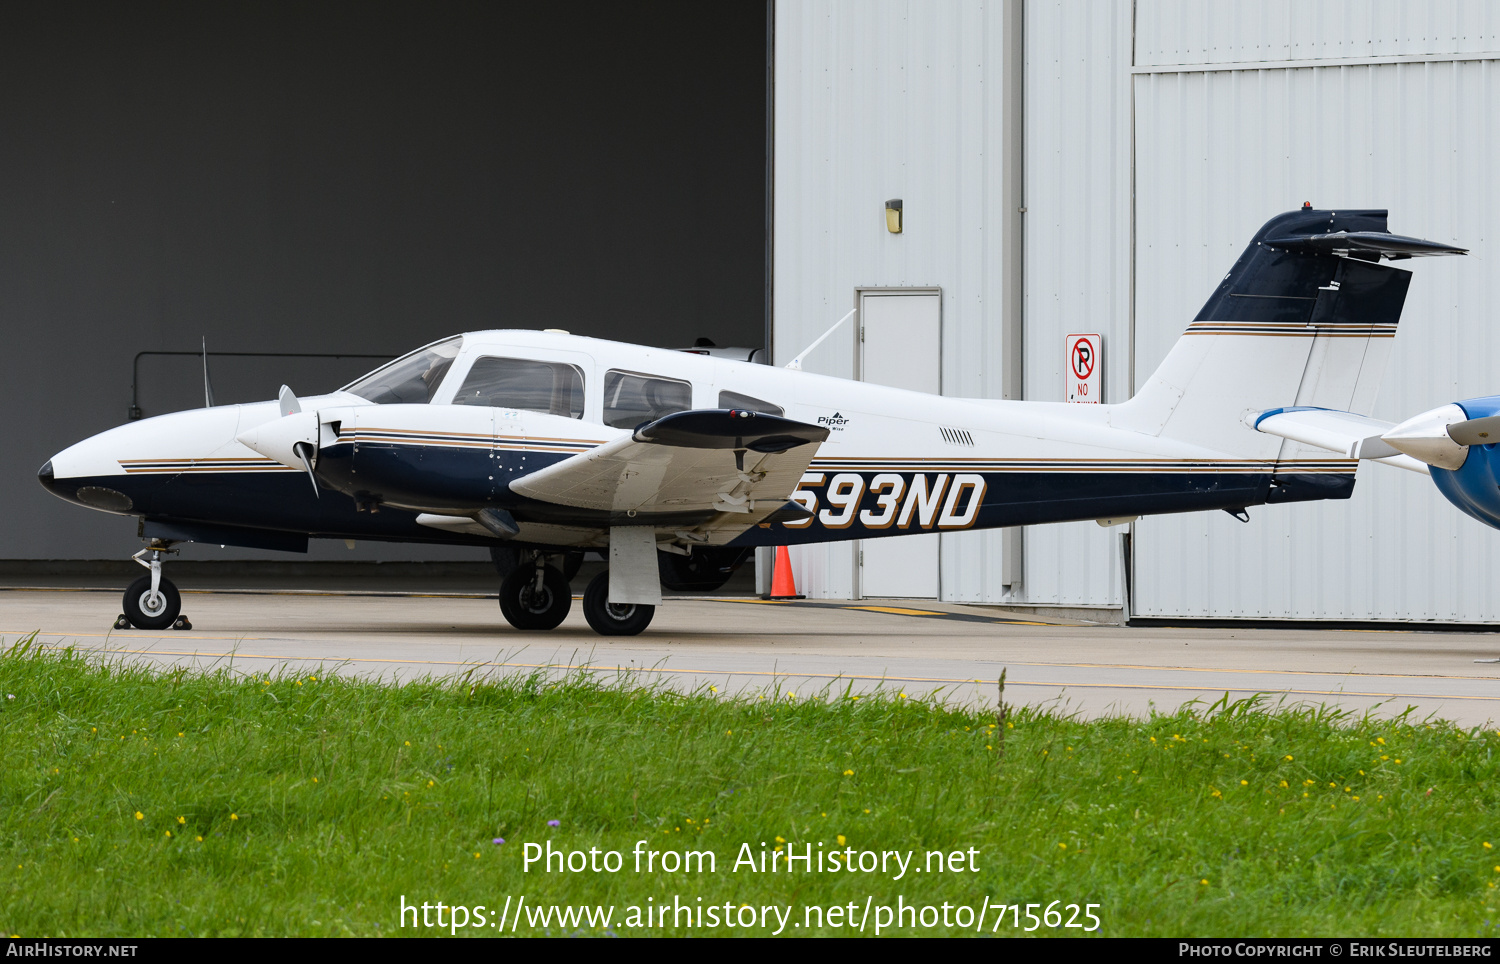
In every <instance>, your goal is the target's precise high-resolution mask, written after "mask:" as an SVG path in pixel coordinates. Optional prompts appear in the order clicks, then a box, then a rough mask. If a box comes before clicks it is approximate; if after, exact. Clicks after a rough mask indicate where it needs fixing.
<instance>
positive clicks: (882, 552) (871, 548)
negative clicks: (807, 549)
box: [859, 291, 943, 599]
mask: <svg viewBox="0 0 1500 964" xmlns="http://www.w3.org/2000/svg"><path fill="white" fill-rule="evenodd" d="M859 323H860V326H861V335H862V340H861V343H860V353H859V358H860V364H859V370H860V378H861V379H863V380H864V381H867V382H875V383H877V384H880V385H890V386H893V387H895V388H909V389H911V390H913V391H918V392H931V393H932V394H934V395H935V394H937V393H939V392H940V391H941V390H942V387H943V385H942V358H943V356H942V296H941V295H940V294H939V293H938V292H935V291H921V292H910V293H907V292H899V291H862V292H860V299H859ZM859 594H860V595H861V596H866V597H868V596H880V597H897V598H902V597H904V598H909V599H936V598H937V595H938V535H937V533H935V532H934V533H930V534H924V535H919V536H892V537H890V538H886V539H864V540H861V542H860V551H859Z"/></svg>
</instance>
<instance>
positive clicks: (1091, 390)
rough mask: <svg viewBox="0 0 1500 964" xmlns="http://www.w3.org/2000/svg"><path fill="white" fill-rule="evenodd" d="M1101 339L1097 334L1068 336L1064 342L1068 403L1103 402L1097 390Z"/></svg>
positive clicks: (1064, 368)
mask: <svg viewBox="0 0 1500 964" xmlns="http://www.w3.org/2000/svg"><path fill="white" fill-rule="evenodd" d="M1102 342H1103V339H1101V338H1100V337H1099V335H1098V333H1097V332H1096V333H1094V334H1091V335H1068V336H1067V337H1066V339H1065V340H1064V344H1065V346H1066V355H1067V358H1066V360H1065V362H1064V366H1063V377H1064V378H1066V379H1067V383H1068V401H1070V402H1078V403H1081V404H1083V405H1098V404H1099V403H1100V402H1102V401H1104V396H1103V393H1102V392H1101V391H1100V388H1099V371H1100V368H1101V367H1102V366H1101V364H1100V363H1101V362H1102V361H1103V358H1104V355H1103V353H1102V352H1101V351H1100V350H1099V349H1100V345H1101V344H1102Z"/></svg>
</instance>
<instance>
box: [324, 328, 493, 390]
mask: <svg viewBox="0 0 1500 964" xmlns="http://www.w3.org/2000/svg"><path fill="white" fill-rule="evenodd" d="M463 341H464V339H463V336H462V335H456V336H454V337H453V338H449V339H447V340H446V341H439V342H434V343H433V344H431V345H428V346H427V347H426V348H418V349H417V350H416V351H414V352H412V353H411V354H410V355H402V356H401V357H400V358H398V359H396V360H395V361H393V362H391V363H390V364H389V365H386V366H385V367H384V368H377V369H375V370H374V371H373V372H371V373H370V374H368V375H366V376H365V377H364V378H361V379H359V380H358V381H356V382H353V383H351V384H349V385H346V386H345V387H344V389H343V390H344V391H346V392H349V393H351V394H354V395H358V396H359V397H360V398H364V399H368V400H370V401H372V402H374V403H375V404H377V405H425V404H426V403H428V402H430V401H432V396H433V395H434V394H436V393H437V390H438V386H439V385H441V384H442V383H443V376H444V375H446V374H448V369H449V368H450V367H452V365H453V359H454V358H455V357H457V356H458V350H459V348H461V347H462V346H463Z"/></svg>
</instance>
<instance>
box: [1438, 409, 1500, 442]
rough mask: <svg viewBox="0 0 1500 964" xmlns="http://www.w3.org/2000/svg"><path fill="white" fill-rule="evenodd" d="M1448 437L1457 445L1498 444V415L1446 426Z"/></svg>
mask: <svg viewBox="0 0 1500 964" xmlns="http://www.w3.org/2000/svg"><path fill="white" fill-rule="evenodd" d="M1448 437H1449V438H1451V439H1453V441H1455V442H1457V443H1458V444H1459V445H1492V444H1494V443H1495V442H1500V415H1487V416H1485V417H1484V418H1471V419H1469V420H1468V421H1467V422H1454V423H1453V424H1452V425H1450V426H1448Z"/></svg>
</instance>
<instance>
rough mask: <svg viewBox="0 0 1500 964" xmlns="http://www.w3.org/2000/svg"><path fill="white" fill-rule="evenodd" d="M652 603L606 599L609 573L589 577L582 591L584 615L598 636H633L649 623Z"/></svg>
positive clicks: (653, 608)
mask: <svg viewBox="0 0 1500 964" xmlns="http://www.w3.org/2000/svg"><path fill="white" fill-rule="evenodd" d="M655 615H656V607H655V606H647V605H643V604H639V603H612V602H610V601H609V572H608V571H607V570H606V571H604V572H601V573H599V575H597V576H595V577H594V578H593V579H591V580H589V587H588V588H587V589H585V590H584V591H583V618H584V619H587V620H588V621H589V625H590V626H592V627H593V628H594V632H596V633H598V634H599V635H600V636H636V635H639V634H640V633H641V632H642V631H643V630H645V628H646V627H647V626H649V625H651V618H652V617H653V616H655Z"/></svg>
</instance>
